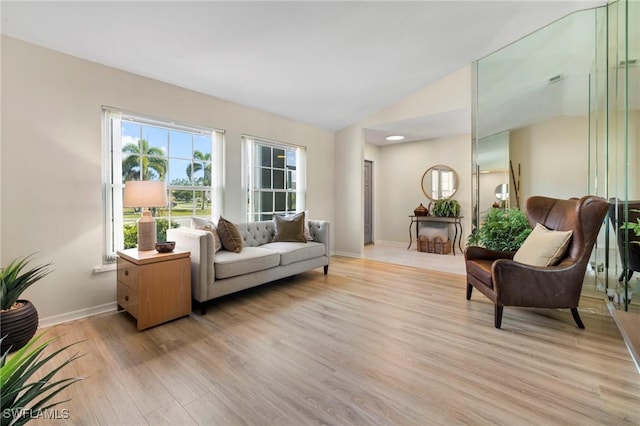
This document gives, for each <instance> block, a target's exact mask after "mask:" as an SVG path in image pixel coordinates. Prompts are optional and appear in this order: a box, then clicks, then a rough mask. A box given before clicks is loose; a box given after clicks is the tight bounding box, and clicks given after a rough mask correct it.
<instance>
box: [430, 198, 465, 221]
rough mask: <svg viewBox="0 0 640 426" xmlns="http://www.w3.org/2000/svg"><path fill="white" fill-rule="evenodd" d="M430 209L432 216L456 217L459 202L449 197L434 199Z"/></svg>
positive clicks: (458, 211) (458, 213) (458, 212)
mask: <svg viewBox="0 0 640 426" xmlns="http://www.w3.org/2000/svg"><path fill="white" fill-rule="evenodd" d="M432 211H433V215H434V216H440V217H457V216H459V215H460V203H458V202H457V201H456V200H452V199H451V198H446V199H443V198H441V199H439V200H436V201H435V203H434V204H433V210H432Z"/></svg>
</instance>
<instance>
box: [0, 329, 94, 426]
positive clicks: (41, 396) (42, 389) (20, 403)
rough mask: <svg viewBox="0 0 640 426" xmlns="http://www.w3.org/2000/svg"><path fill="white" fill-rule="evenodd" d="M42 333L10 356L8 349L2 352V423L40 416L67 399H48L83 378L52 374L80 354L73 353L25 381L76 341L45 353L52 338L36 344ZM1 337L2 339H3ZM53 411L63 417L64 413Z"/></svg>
mask: <svg viewBox="0 0 640 426" xmlns="http://www.w3.org/2000/svg"><path fill="white" fill-rule="evenodd" d="M43 334H44V333H41V334H39V335H37V336H36V337H34V338H32V339H31V340H29V342H27V343H26V345H25V346H24V347H22V348H21V349H20V350H18V351H17V352H15V353H14V354H13V355H12V356H11V357H10V358H9V356H8V351H6V352H3V354H2V358H1V359H0V402H1V403H0V406H1V407H0V408H1V411H2V415H1V416H0V424H1V426H9V425H10V426H19V425H23V424H25V423H26V422H28V421H29V420H31V419H33V418H40V417H42V416H43V415H44V414H45V412H46V411H47V410H49V409H51V408H52V407H55V406H57V405H59V404H62V403H63V402H66V401H68V400H64V401H58V402H51V400H52V399H53V398H54V397H55V396H56V395H58V394H59V393H60V392H61V391H62V390H64V389H65V388H67V387H68V386H71V385H72V384H73V383H75V382H77V381H79V380H82V378H79V377H74V378H66V379H56V380H54V376H55V375H56V374H57V373H58V372H59V371H60V370H62V369H63V368H64V367H65V366H67V365H68V364H69V363H71V362H73V361H74V360H76V359H78V358H79V357H80V356H82V355H78V354H77V353H76V354H74V355H73V356H72V357H71V358H69V359H67V360H66V361H64V362H62V363H61V364H59V365H57V366H56V367H55V368H53V370H51V371H49V372H44V373H42V374H41V377H40V378H39V379H37V380H34V381H31V382H29V383H27V382H28V381H29V379H30V378H31V377H32V376H34V375H35V374H36V373H39V372H40V370H41V369H42V367H44V366H45V365H47V364H48V363H49V362H50V361H51V360H52V359H53V358H55V357H57V356H58V355H60V354H61V353H62V352H64V351H66V350H67V349H68V348H69V347H71V346H73V345H75V344H77V343H78V342H76V343H72V344H70V345H66V346H64V347H62V348H60V349H57V350H55V351H53V352H52V353H51V354H49V355H46V356H45V354H44V351H45V349H46V348H47V347H48V346H49V345H50V344H51V342H53V341H54V340H55V339H51V340H47V341H45V342H44V343H38V341H39V340H40V339H41V338H42V336H43ZM0 340H4V338H1V339H0ZM56 414H57V415H60V416H64V415H65V412H64V411H63V412H61V413H56Z"/></svg>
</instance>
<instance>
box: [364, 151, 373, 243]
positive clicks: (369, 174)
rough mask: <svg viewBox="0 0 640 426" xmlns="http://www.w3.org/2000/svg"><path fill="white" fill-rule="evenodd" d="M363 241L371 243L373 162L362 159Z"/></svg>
mask: <svg viewBox="0 0 640 426" xmlns="http://www.w3.org/2000/svg"><path fill="white" fill-rule="evenodd" d="M364 243H365V244H372V243H373V162H372V161H369V160H364Z"/></svg>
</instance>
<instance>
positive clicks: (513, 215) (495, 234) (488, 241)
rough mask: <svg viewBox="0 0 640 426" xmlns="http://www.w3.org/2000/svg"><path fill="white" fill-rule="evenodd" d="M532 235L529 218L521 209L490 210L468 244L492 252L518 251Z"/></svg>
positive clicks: (470, 237)
mask: <svg viewBox="0 0 640 426" xmlns="http://www.w3.org/2000/svg"><path fill="white" fill-rule="evenodd" d="M530 233H531V227H530V226H529V221H528V220H527V216H526V215H525V214H524V212H523V211H522V210H519V209H513V208H511V209H504V210H503V209H496V208H492V209H490V210H489V211H488V212H487V214H486V216H485V217H484V220H483V221H482V223H481V225H480V227H479V228H478V229H477V230H476V231H475V232H474V233H472V234H471V235H470V236H469V238H468V240H467V243H468V244H469V245H480V246H483V247H485V248H488V249H490V250H497V251H516V250H518V249H519V248H520V246H521V245H522V243H524V240H526V239H527V237H528V236H529V234H530Z"/></svg>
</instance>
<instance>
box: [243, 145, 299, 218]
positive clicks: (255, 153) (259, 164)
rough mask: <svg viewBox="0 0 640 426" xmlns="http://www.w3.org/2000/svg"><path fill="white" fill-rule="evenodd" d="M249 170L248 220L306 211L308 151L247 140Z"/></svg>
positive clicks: (247, 169) (295, 147) (247, 166)
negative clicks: (306, 156) (306, 153)
mask: <svg viewBox="0 0 640 426" xmlns="http://www.w3.org/2000/svg"><path fill="white" fill-rule="evenodd" d="M244 140H245V153H246V167H245V169H246V171H247V185H246V186H247V201H248V203H247V219H248V221H249V222H253V221H259V220H270V219H272V218H273V215H274V214H278V213H295V212H300V211H304V208H305V206H304V204H305V190H306V187H305V176H306V170H305V148H303V147H297V146H292V145H286V144H282V143H278V142H270V141H266V140H261V139H254V138H250V137H244Z"/></svg>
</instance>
